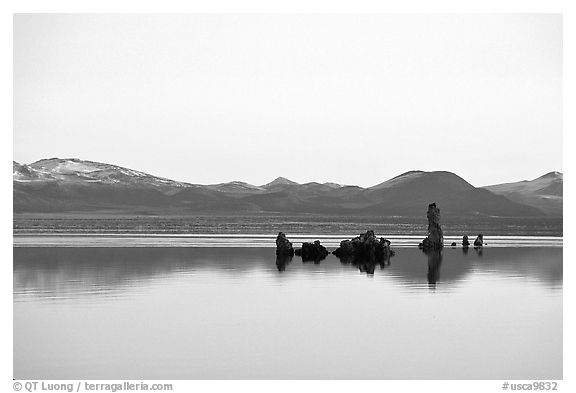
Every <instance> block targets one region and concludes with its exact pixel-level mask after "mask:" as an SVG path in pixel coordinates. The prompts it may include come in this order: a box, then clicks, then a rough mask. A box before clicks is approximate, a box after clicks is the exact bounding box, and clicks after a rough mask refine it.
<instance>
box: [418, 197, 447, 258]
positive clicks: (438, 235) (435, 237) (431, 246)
mask: <svg viewBox="0 0 576 393" xmlns="http://www.w3.org/2000/svg"><path fill="white" fill-rule="evenodd" d="M426 216H427V217H428V237H427V238H426V239H424V240H423V241H422V248H423V249H424V250H440V249H441V248H442V247H444V236H442V228H440V209H438V208H437V207H436V203H431V204H429V205H428V213H427V214H426Z"/></svg>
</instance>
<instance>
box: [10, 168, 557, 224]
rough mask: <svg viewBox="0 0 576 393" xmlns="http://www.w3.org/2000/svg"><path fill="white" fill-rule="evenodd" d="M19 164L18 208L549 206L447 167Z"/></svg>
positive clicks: (381, 212)
mask: <svg viewBox="0 0 576 393" xmlns="http://www.w3.org/2000/svg"><path fill="white" fill-rule="evenodd" d="M13 165H14V176H13V193H14V212H16V213H18V212H86V213H89V212H122V213H124V214H147V213H150V214H162V213H170V214H197V213H222V214H227V213H285V214H298V213H311V214H328V215H335V214H338V215H366V216H369V215H373V216H411V217H421V216H423V215H425V213H426V209H427V206H428V203H430V202H436V203H438V204H439V206H440V208H441V209H442V212H443V214H445V215H446V214H447V215H451V216H459V217H478V216H480V217H494V216H495V217H538V216H544V215H545V214H547V213H549V211H548V210H545V209H541V208H540V207H538V206H534V205H533V204H532V205H531V204H529V203H526V202H522V201H519V200H517V199H513V198H510V197H507V196H506V195H498V194H500V192H498V193H495V192H492V190H489V189H484V188H476V187H474V186H472V185H471V184H470V183H468V182H467V181H466V180H464V179H462V178H461V177H459V176H457V175H455V174H454V173H451V172H444V171H439V172H423V171H411V172H407V173H404V174H402V175H399V176H396V177H394V178H392V179H390V180H387V181H385V182H383V183H380V184H378V185H375V186H373V187H369V188H362V187H358V186H345V185H340V184H336V183H323V184H321V183H316V182H311V183H305V184H299V183H297V182H294V181H291V180H288V179H286V178H282V177H279V178H277V179H275V180H274V181H272V182H270V183H268V184H264V185H261V186H256V185H251V184H248V183H244V182H241V181H234V182H229V183H221V184H212V185H199V184H190V183H185V182H178V181H174V180H170V179H166V178H162V177H158V176H153V175H150V174H147V173H143V172H139V171H136V170H133V169H128V168H123V167H120V166H116V165H111V164H104V163H99V162H93V161H84V160H80V159H59V158H51V159H46V160H40V161H37V162H34V163H32V164H30V165H25V164H20V163H17V162H14V163H13ZM546 176H547V175H546ZM543 178H544V177H543ZM541 183H542V182H541ZM548 186H549V189H548V191H546V192H548V194H550V195H551V193H552V189H553V188H554V187H557V185H556V186H554V185H553V184H552V183H550V184H548ZM538 189H539V190H540V189H541V188H538ZM556 191H557V190H556ZM560 194H561V179H560ZM560 209H561V205H560Z"/></svg>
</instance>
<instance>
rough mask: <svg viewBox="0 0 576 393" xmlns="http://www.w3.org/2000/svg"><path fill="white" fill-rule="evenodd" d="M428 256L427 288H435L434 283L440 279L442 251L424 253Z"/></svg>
mask: <svg viewBox="0 0 576 393" xmlns="http://www.w3.org/2000/svg"><path fill="white" fill-rule="evenodd" d="M425 253H426V255H427V256H428V275H427V277H428V286H429V287H430V288H432V289H434V288H436V283H437V282H438V280H439V279H440V265H442V251H440V250H430V251H426V252H425Z"/></svg>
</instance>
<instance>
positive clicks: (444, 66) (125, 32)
mask: <svg viewBox="0 0 576 393" xmlns="http://www.w3.org/2000/svg"><path fill="white" fill-rule="evenodd" d="M51 157H60V158H72V157H74V158H80V159H85V160H92V161H99V162H106V163H111V164H116V165H121V166H125V167H128V168H132V169H137V170H140V171H143V172H147V173H151V174H154V175H158V176H163V177H168V178H171V179H174V180H180V181H186V182H191V183H199V184H211V183H220V182H226V181H233V180H242V181H246V182H249V183H252V184H257V185H259V184H264V183H267V182H269V181H271V180H272V179H274V178H276V177H278V176H283V177H287V178H289V179H292V180H294V181H298V182H301V183H302V182H309V181H318V182H326V181H330V182H336V183H341V184H354V185H360V186H371V185H374V184H378V183H381V182H383V181H385V180H387V179H389V178H391V177H394V176H397V175H399V174H401V173H404V172H406V171H410V170H426V171H433V170H447V171H451V172H454V173H456V174H458V175H460V176H462V177H463V178H465V179H466V180H467V181H469V182H470V183H472V184H473V185H475V186H483V185H488V184H496V183H503V182H509V181H518V180H524V179H533V178H536V177H538V176H540V175H543V174H545V173H547V172H550V171H562V170H563V168H562V17H561V15H560V14H523V15H522V14H499V15H498V14H495V15H491V14H448V15H442V14H366V15H359V14H327V15H322V14H303V15H297V14H272V15H266V14H255V15H250V14H241V15H231V14H205V15H202V14H178V15H170V14H156V15H145V14H140V15H128V14H122V15H120V14H116V15H114V14H100V15H92V14H83V15H79V14H17V15H15V16H14V160H16V161H18V162H22V163H32V162H34V161H36V160H39V159H42V158H51Z"/></svg>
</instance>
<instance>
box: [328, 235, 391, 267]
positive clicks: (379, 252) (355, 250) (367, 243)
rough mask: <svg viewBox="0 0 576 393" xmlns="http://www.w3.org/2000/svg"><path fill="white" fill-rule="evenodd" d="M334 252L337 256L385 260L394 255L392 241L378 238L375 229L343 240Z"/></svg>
mask: <svg viewBox="0 0 576 393" xmlns="http://www.w3.org/2000/svg"><path fill="white" fill-rule="evenodd" d="M332 254H334V255H336V256H337V257H339V258H340V257H355V258H363V259H367V260H377V261H378V260H384V259H388V258H389V257H391V256H393V255H394V251H392V250H391V249H390V241H389V240H387V239H384V238H380V239H377V238H376V235H375V234H374V231H366V233H361V234H360V235H359V236H357V237H355V238H353V239H351V240H342V241H341V242H340V247H338V248H337V249H336V250H335V251H333V252H332Z"/></svg>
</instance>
